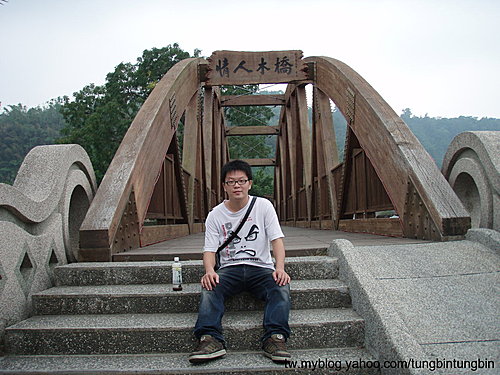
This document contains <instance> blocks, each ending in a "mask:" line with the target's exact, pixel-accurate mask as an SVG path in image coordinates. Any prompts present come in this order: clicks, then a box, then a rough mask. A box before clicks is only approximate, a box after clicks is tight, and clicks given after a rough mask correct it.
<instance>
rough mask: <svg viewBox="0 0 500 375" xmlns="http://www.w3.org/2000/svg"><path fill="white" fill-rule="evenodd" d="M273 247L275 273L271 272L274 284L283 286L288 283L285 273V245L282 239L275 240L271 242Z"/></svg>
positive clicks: (288, 279) (288, 277)
mask: <svg viewBox="0 0 500 375" xmlns="http://www.w3.org/2000/svg"><path fill="white" fill-rule="evenodd" d="M271 244H272V245H273V255H274V259H275V260H276V271H274V272H273V278H274V281H276V284H278V285H280V286H283V285H286V284H288V283H289V282H290V276H288V274H287V273H286V272H285V244H284V243H283V238H281V237H280V238H276V239H275V240H273V241H271Z"/></svg>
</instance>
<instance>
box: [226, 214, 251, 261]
mask: <svg viewBox="0 0 500 375" xmlns="http://www.w3.org/2000/svg"><path fill="white" fill-rule="evenodd" d="M232 228H233V224H232V223H229V222H228V223H225V224H224V225H223V230H224V233H227V237H226V238H228V237H229V236H231V235H232V234H233V231H232ZM241 233H242V232H241V231H240V234H241ZM258 236H259V227H258V226H257V225H255V224H254V225H252V227H251V228H250V230H249V231H248V233H247V235H246V236H244V237H243V238H242V237H240V236H239V235H238V234H237V235H236V236H235V237H234V239H233V240H232V241H231V242H230V243H229V245H227V248H226V249H227V250H228V252H227V254H228V256H229V260H230V261H235V260H255V261H258V260H259V259H258V258H255V254H256V253H257V252H256V251H255V249H253V246H252V242H253V241H255V240H256V239H257V238H258ZM227 250H226V251H227ZM249 257H250V258H249Z"/></svg>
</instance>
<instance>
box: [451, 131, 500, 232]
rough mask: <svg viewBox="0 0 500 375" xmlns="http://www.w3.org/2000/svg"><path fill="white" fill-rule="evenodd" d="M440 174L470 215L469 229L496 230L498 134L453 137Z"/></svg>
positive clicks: (499, 215)
mask: <svg viewBox="0 0 500 375" xmlns="http://www.w3.org/2000/svg"><path fill="white" fill-rule="evenodd" d="M442 172H443V175H444V176H445V178H446V179H447V180H448V182H449V183H450V185H451V187H452V188H453V190H454V191H455V193H456V194H457V195H458V197H459V198H460V200H461V201H462V203H463V204H464V206H465V208H466V209H467V210H468V211H469V212H470V215H471V224H472V228H489V229H494V230H496V231H500V131H473V132H464V133H460V134H459V135H457V136H456V137H455V138H454V139H453V141H452V142H451V143H450V146H449V147H448V151H447V152H446V155H445V156H444V160H443V167H442Z"/></svg>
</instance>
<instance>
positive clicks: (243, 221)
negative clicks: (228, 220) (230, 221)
mask: <svg viewBox="0 0 500 375" xmlns="http://www.w3.org/2000/svg"><path fill="white" fill-rule="evenodd" d="M256 200H257V197H253V198H252V201H251V202H250V206H249V207H248V210H247V212H246V213H245V216H243V219H241V221H240V224H239V225H238V228H236V230H235V231H234V232H233V233H231V235H230V236H229V237H228V238H227V239H226V240H225V241H224V243H223V244H222V245H220V246H219V248H218V249H217V253H216V254H215V267H214V270H215V271H217V270H218V269H219V268H220V252H221V251H222V249H224V248H225V247H226V246H227V245H229V244H230V243H231V241H232V240H234V237H236V235H237V234H238V232H239V231H240V229H241V228H242V227H243V224H245V222H246V221H247V219H248V215H250V211H252V208H253V206H254V204H255V201H256Z"/></svg>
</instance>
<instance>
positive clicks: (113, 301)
mask: <svg viewBox="0 0 500 375" xmlns="http://www.w3.org/2000/svg"><path fill="white" fill-rule="evenodd" d="M290 286H291V300H292V308H293V309H309V308H333V307H350V306H351V296H350V294H349V289H348V288H347V286H346V285H345V284H344V283H343V282H341V281H339V280H337V279H326V280H292V282H291V285H290ZM200 291H201V285H200V284H199V283H196V284H184V285H183V290H182V291H173V290H172V284H148V285H97V286H60V287H54V288H51V289H48V290H45V291H42V292H38V293H35V294H33V299H32V300H33V308H34V311H35V315H58V314H68V315H69V314H128V313H131V314H145V313H169V312H179V313H180V312H197V311H198V305H199V299H200ZM263 309H264V303H263V302H262V301H260V300H258V299H257V298H255V297H253V296H252V295H250V294H249V293H242V294H240V295H237V296H234V297H233V298H230V299H228V300H227V301H226V310H227V311H238V310H244V311H250V310H260V311H263Z"/></svg>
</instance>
